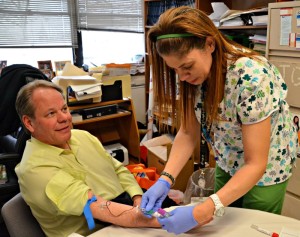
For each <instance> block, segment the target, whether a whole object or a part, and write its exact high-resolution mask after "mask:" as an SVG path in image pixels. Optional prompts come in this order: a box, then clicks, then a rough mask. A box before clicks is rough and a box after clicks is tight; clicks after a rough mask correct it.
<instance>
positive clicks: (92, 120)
mask: <svg viewBox="0 0 300 237" xmlns="http://www.w3.org/2000/svg"><path fill="white" fill-rule="evenodd" d="M129 115H131V112H130V111H126V110H121V109H118V112H117V113H116V114H109V115H104V116H101V117H97V118H90V119H84V120H82V121H80V122H73V125H80V124H87V123H95V122H99V121H104V120H108V119H115V118H120V117H124V116H129Z"/></svg>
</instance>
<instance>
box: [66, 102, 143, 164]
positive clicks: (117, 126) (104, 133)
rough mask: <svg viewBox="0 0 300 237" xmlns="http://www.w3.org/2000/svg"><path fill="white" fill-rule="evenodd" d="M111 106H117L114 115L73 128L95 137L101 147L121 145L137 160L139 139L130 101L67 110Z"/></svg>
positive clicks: (75, 107)
mask: <svg viewBox="0 0 300 237" xmlns="http://www.w3.org/2000/svg"><path fill="white" fill-rule="evenodd" d="M112 104H117V105H118V112H117V113H116V114H110V115H104V116H101V117H96V118H90V119H85V120H83V121H80V122H74V123H73V126H74V128H76V129H82V130H86V131H89V132H90V133H91V134H93V135H94V136H96V137H97V138H98V139H99V140H100V141H101V142H102V143H103V145H106V144H111V143H116V142H119V143H121V144H122V145H123V146H125V147H126V148H127V149H128V153H129V155H130V156H132V157H134V158H136V159H138V160H139V158H140V137H139V132H138V127H137V122H136V118H135V110H134V106H133V103H132V100H131V99H125V100H114V101H107V102H100V103H93V104H88V105H79V106H69V109H70V111H71V112H75V111H80V110H82V109H85V108H93V107H101V106H106V105H112Z"/></svg>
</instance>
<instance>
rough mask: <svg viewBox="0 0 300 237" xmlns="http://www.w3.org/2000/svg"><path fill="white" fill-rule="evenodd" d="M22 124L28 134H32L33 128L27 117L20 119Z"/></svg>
mask: <svg viewBox="0 0 300 237" xmlns="http://www.w3.org/2000/svg"><path fill="white" fill-rule="evenodd" d="M22 122H23V124H24V126H25V127H26V128H27V130H28V131H29V132H30V133H33V131H34V128H33V126H32V120H31V118H29V117H28V116H27V115H24V116H23V117H22Z"/></svg>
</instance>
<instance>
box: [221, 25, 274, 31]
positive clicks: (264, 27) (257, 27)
mask: <svg viewBox="0 0 300 237" xmlns="http://www.w3.org/2000/svg"><path fill="white" fill-rule="evenodd" d="M267 28H268V26H267V25H265V26H220V27H218V29H219V30H267Z"/></svg>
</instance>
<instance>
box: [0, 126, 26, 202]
mask: <svg viewBox="0 0 300 237" xmlns="http://www.w3.org/2000/svg"><path fill="white" fill-rule="evenodd" d="M29 137H30V136H29V135H28V134H27V133H25V131H24V129H23V128H22V127H20V129H19V131H18V132H17V133H16V134H8V135H5V136H0V147H1V150H2V153H0V164H1V165H5V168H6V176H7V181H6V183H3V184H0V207H2V206H3V204H4V203H5V202H7V201H8V200H9V199H11V198H12V197H13V196H15V195H16V194H17V193H19V192H20V188H19V184H18V178H17V175H16V173H15V167H16V165H17V164H18V163H19V162H20V161H21V157H22V154H23V151H24V148H25V145H26V141H27V140H28V139H29Z"/></svg>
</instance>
